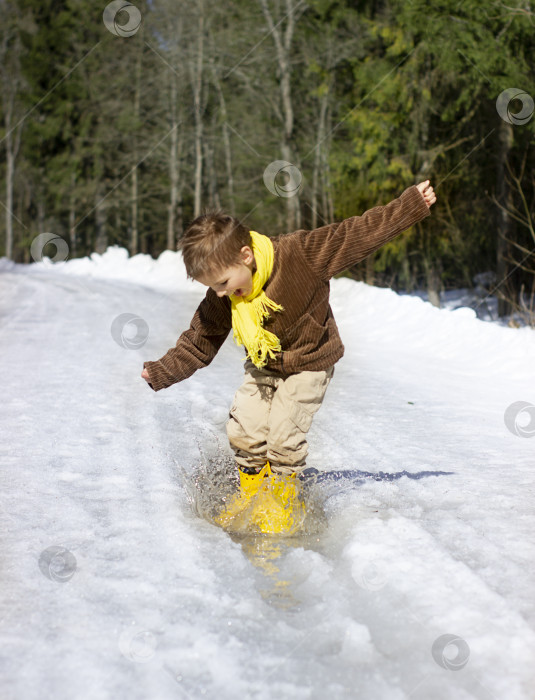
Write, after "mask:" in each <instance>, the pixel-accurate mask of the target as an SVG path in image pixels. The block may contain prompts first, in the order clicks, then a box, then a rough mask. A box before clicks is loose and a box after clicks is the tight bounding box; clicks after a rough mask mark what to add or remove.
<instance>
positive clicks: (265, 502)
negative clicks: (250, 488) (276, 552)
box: [251, 472, 306, 535]
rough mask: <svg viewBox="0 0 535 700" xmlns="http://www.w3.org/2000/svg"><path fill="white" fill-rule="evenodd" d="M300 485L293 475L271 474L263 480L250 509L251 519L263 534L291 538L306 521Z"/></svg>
mask: <svg viewBox="0 0 535 700" xmlns="http://www.w3.org/2000/svg"><path fill="white" fill-rule="evenodd" d="M300 495H301V483H300V481H299V479H298V478H297V475H296V474H295V473H294V474H289V475H287V474H274V473H273V472H271V474H270V476H269V479H265V481H264V482H263V484H262V486H261V488H260V489H259V491H258V493H257V495H256V497H255V499H254V503H253V506H252V516H251V519H252V521H253V523H254V524H255V525H256V527H258V529H259V530H260V532H263V533H264V534H283V535H292V534H295V533H296V532H298V531H299V530H300V529H301V528H302V526H303V522H304V520H305V514H306V511H305V504H304V502H303V500H302V498H301V497H300Z"/></svg>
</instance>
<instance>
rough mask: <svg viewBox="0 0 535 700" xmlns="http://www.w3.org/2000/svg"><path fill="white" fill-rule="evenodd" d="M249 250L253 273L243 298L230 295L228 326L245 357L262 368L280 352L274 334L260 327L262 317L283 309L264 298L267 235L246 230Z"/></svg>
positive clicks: (269, 250) (269, 259)
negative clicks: (243, 346)
mask: <svg viewBox="0 0 535 700" xmlns="http://www.w3.org/2000/svg"><path fill="white" fill-rule="evenodd" d="M250 234H251V241H252V249H253V254H254V257H255V262H256V272H255V273H254V274H253V289H252V292H251V294H249V296H247V297H243V296H241V297H235V296H234V294H231V295H230V302H231V305H232V328H233V330H234V340H235V341H236V344H237V345H245V347H246V348H247V357H248V358H249V359H250V360H251V361H252V362H253V363H254V364H255V365H256V366H257V367H263V366H264V365H265V364H267V361H268V358H267V356H268V355H269V356H270V358H272V359H273V358H274V357H275V353H276V352H280V351H281V344H280V341H279V339H278V338H277V336H276V335H275V334H274V333H270V332H269V331H267V330H266V329H265V328H263V327H262V322H263V320H264V318H268V317H269V309H272V310H273V311H282V310H283V308H282V306H281V305H280V304H277V303H276V302H274V301H273V300H272V299H268V297H267V296H266V293H265V292H264V290H263V289H262V288H263V286H264V285H265V283H266V282H267V281H268V279H269V276H270V275H271V271H272V269H273V257H274V256H273V243H272V242H271V239H270V238H269V237H268V236H263V235H262V234H261V233H257V232H256V231H250Z"/></svg>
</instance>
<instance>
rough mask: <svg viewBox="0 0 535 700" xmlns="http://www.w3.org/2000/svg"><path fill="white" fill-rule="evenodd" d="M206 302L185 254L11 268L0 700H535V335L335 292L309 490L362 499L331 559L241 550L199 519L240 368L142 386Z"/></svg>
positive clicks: (341, 282) (229, 358)
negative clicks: (123, 319)
mask: <svg viewBox="0 0 535 700" xmlns="http://www.w3.org/2000/svg"><path fill="white" fill-rule="evenodd" d="M204 291H205V288H204V287H202V285H200V284H197V283H194V282H192V281H191V280H187V279H186V274H185V270H184V266H183V264H182V261H181V259H180V256H179V255H178V254H177V253H172V252H166V253H164V254H162V255H161V256H160V257H159V259H158V260H153V259H152V258H150V257H149V256H146V255H136V256H134V257H132V258H129V257H128V255H127V253H126V251H124V250H123V249H121V248H117V247H115V248H110V249H108V251H107V252H106V253H105V254H103V255H96V254H93V255H91V256H90V257H89V258H84V259H77V260H69V261H65V262H57V263H52V262H50V261H49V260H47V259H46V258H45V259H44V260H43V261H42V262H40V263H35V264H32V265H30V266H25V265H14V264H13V263H10V262H9V261H6V260H1V261H0V323H1V328H2V333H1V336H0V352H1V356H2V367H3V392H2V401H1V405H0V418H1V424H2V428H3V439H2V442H1V444H0V461H1V465H2V471H1V474H2V485H1V489H0V521H1V523H2V545H3V546H2V556H1V572H2V574H1V576H2V577H1V582H2V596H1V601H2V602H1V605H0V620H1V626H0V649H1V651H0V697H2V698H3V700H34V699H35V700H45V699H47V698H54V700H63V699H67V698H69V699H70V698H77V699H85V698H87V699H91V700H99V699H100V698H102V699H104V698H114V699H122V698H128V699H129V700H137V699H138V698H139V699H140V700H141V699H146V698H155V699H158V700H166V699H167V698H195V699H196V698H204V697H205V698H217V699H218V700H226V699H227V698H228V699H229V700H230V699H234V698H237V697H246V698H259V699H262V700H263V699H264V698H265V699H270V698H274V697H277V698H291V699H294V698H295V699H301V698H303V699H305V698H307V699H308V698H325V697H332V698H337V699H338V698H356V697H362V698H373V699H374V700H383V699H384V700H398V699H400V700H401V699H404V698H410V699H411V700H420V699H421V700H428V699H429V698H433V699H435V698H437V699H439V700H442V699H444V700H449V699H450V698H451V700H464V699H469V698H475V699H477V700H479V699H480V698H481V699H484V700H487V699H488V700H495V699H500V700H501V699H502V698H504V699H507V700H529V699H531V698H533V697H534V695H533V687H534V681H535V678H534V675H535V674H534V671H533V669H534V668H535V664H534V659H535V632H534V627H535V606H534V598H533V581H534V574H535V571H534V569H535V536H534V532H535V522H534V520H535V518H534V508H533V503H534V498H533V496H534V483H535V477H534V467H535V439H533V440H532V439H530V437H534V436H533V433H534V432H535V431H534V428H533V422H531V423H530V414H529V410H525V411H523V412H522V411H521V412H520V413H518V415H516V418H515V416H513V418H514V419H515V421H514V422H513V423H512V422H511V417H509V418H508V419H507V420H508V425H506V421H505V418H504V416H505V414H506V410H507V408H508V407H510V406H511V405H512V404H514V403H515V402H520V401H524V402H526V404H527V405H528V407H529V406H531V407H532V406H533V404H534V403H535V364H534V362H533V360H534V357H535V334H534V332H533V330H530V329H528V328H518V329H513V328H507V327H504V326H502V325H500V324H496V323H489V322H485V321H482V320H479V319H477V318H476V317H475V313H474V311H473V310H472V309H469V308H465V307H461V308H459V309H457V310H454V309H453V308H451V307H452V306H454V305H451V307H450V308H447V309H437V308H435V307H433V306H431V305H430V304H428V303H427V302H425V301H423V300H422V299H420V298H418V297H416V296H408V295H398V294H395V293H394V292H392V291H391V290H388V289H377V288H373V287H368V286H366V285H365V284H362V283H356V282H353V281H351V280H348V279H337V280H333V281H332V284H331V301H332V306H333V310H334V314H335V318H336V320H337V322H338V325H339V328H340V332H341V335H342V338H343V341H344V344H345V348H346V352H345V356H344V357H343V358H342V360H341V361H340V362H339V363H337V365H336V369H335V375H334V379H333V382H332V384H331V386H330V388H329V390H328V392H327V395H326V398H325V401H324V405H323V407H322V409H321V410H320V411H319V413H318V415H317V417H316V418H315V421H314V424H313V426H312V429H311V432H310V434H309V444H310V455H309V460H308V464H309V466H311V467H315V468H317V469H320V470H326V471H328V472H333V474H334V472H335V471H340V470H353V472H355V470H358V472H359V473H357V474H356V475H355V474H354V478H352V479H349V478H345V479H340V480H329V479H328V478H326V479H325V480H324V481H323V482H321V483H318V485H317V489H318V492H317V495H318V496H321V498H322V499H323V507H324V509H325V514H326V525H325V526H324V527H322V528H321V529H320V530H319V531H318V532H317V533H315V534H309V535H304V536H302V537H296V538H292V539H285V538H269V537H267V538H266V537H264V538H256V539H255V538H246V537H245V538H243V537H242V538H239V537H237V536H230V535H228V534H227V533H225V532H223V531H222V530H220V529H219V528H217V527H215V526H214V525H212V524H211V523H210V522H208V521H206V520H204V519H202V518H200V517H199V516H198V514H197V512H198V511H197V509H196V508H194V507H193V506H192V503H191V497H192V494H193V495H194V496H195V484H199V483H206V478H207V473H206V469H207V468H208V467H209V465H210V464H213V461H211V460H213V459H215V458H216V457H217V455H218V454H219V453H221V452H222V453H223V455H224V456H225V455H227V456H228V455H229V454H230V453H229V450H228V446H227V443H226V437H225V431H224V424H225V419H226V413H227V411H228V408H229V406H230V403H231V400H232V397H233V394H234V391H235V390H236V389H237V387H238V386H239V384H240V380H241V375H242V372H243V367H242V360H243V355H242V352H243V351H242V350H241V349H239V348H237V347H236V346H235V345H234V344H233V342H232V340H231V338H229V339H228V340H227V342H226V343H225V345H224V346H223V348H222V349H221V351H220V353H219V354H218V356H217V357H216V359H215V360H214V362H213V363H212V365H211V366H210V367H209V368H207V369H205V370H202V371H201V372H198V373H196V374H195V375H194V376H193V377H191V378H190V379H189V380H187V381H186V382H183V383H182V384H178V385H175V386H174V387H172V388H170V389H167V390H165V391H161V392H158V393H157V394H155V393H154V392H152V391H151V390H150V388H149V387H147V386H146V384H145V382H144V381H143V380H142V379H141V378H140V376H139V375H140V372H141V369H142V362H143V360H147V359H157V358H159V357H160V356H161V355H162V354H163V353H164V352H165V351H166V350H167V348H169V347H171V346H172V345H174V343H175V341H176V339H177V338H178V335H179V334H180V332H181V331H182V330H184V329H185V328H186V327H187V326H188V324H189V320H190V318H191V316H192V315H193V312H194V310H195V308H196V306H197V304H198V303H199V301H200V299H201V298H202V296H203V294H204ZM121 314H131V316H130V318H135V319H141V320H142V321H143V322H144V325H143V323H141V321H140V322H139V323H134V324H129V325H127V326H124V329H123V333H122V334H119V335H118V334H117V323H116V324H115V326H114V331H113V335H112V325H113V324H114V321H115V320H116V319H117V318H118V317H119V316H120V315H121ZM144 329H145V330H144ZM147 331H148V337H146V335H147ZM114 336H115V338H114ZM201 452H202V456H201ZM203 469H204V471H203ZM403 471H405V472H407V474H406V475H403V474H400V473H401V472H403ZM199 474H201V475H203V474H204V476H203V478H204V482H203V481H202V479H200V478H199ZM208 476H209V475H208ZM327 476H328V475H327ZM374 476H375V478H374ZM196 497H197V498H199V494H198V493H197V494H196ZM448 635H449V636H448ZM452 640H453V641H452Z"/></svg>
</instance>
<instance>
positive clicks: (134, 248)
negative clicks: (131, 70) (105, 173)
mask: <svg viewBox="0 0 535 700" xmlns="http://www.w3.org/2000/svg"><path fill="white" fill-rule="evenodd" d="M135 81H136V82H135V91H134V133H133V135H132V153H133V156H134V167H133V169H132V180H131V190H130V192H131V203H130V216H131V220H132V226H131V230H130V255H136V253H137V252H138V246H139V230H138V197H139V192H138V173H137V170H138V166H137V163H138V143H137V133H138V127H139V115H140V102H141V49H140V50H139V51H138V52H137V56H136V72H135Z"/></svg>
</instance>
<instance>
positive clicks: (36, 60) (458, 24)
mask: <svg viewBox="0 0 535 700" xmlns="http://www.w3.org/2000/svg"><path fill="white" fill-rule="evenodd" d="M0 13H1V20H2V21H1V23H0V86H1V90H0V153H1V163H0V204H1V209H2V213H1V216H0V255H2V256H5V257H6V258H8V259H11V260H13V261H15V262H19V263H32V262H33V261H35V260H38V259H41V258H42V257H43V255H46V256H48V257H50V258H52V260H54V259H56V260H57V259H66V257H69V258H75V257H80V256H85V255H89V254H91V253H92V252H93V251H95V252H98V253H102V252H104V251H105V250H106V248H107V247H108V246H110V245H119V246H122V247H124V248H126V249H127V250H128V251H129V253H130V255H135V254H137V253H148V254H150V255H152V256H154V257H157V256H158V255H159V254H160V253H161V252H162V251H164V250H166V249H171V250H177V249H180V241H181V237H182V235H183V232H184V230H185V228H186V227H187V225H188V223H189V222H190V221H191V220H192V219H193V218H194V217H196V216H197V215H199V214H200V213H202V212H204V211H210V210H214V209H221V210H223V211H225V212H228V213H230V214H232V215H234V216H236V217H237V218H239V219H240V220H241V221H243V222H244V223H246V225H247V226H249V228H250V229H253V230H256V231H260V232H262V233H265V234H268V235H277V234H280V233H285V232H289V231H293V230H296V229H307V230H308V229H313V228H316V227H319V226H322V225H323V224H325V223H331V222H333V221H341V220H343V219H344V218H347V217H350V216H355V215H360V214H362V213H363V212H364V211H365V210H366V209H369V208H371V207H373V206H376V205H381V204H386V203H388V202H389V201H390V200H392V199H393V198H395V197H397V196H399V195H400V194H401V192H402V191H403V190H404V189H405V188H406V187H409V186H410V185H413V184H416V183H418V182H421V181H423V180H426V179H429V180H430V181H431V184H432V185H433V187H434V188H435V190H436V193H437V198H438V201H437V204H436V205H435V206H434V207H433V210H432V216H430V217H428V218H427V219H425V220H424V221H423V222H422V223H421V224H418V225H416V226H414V227H413V228H412V229H410V230H409V231H408V232H407V233H405V234H404V235H402V236H399V237H397V238H396V239H395V240H394V241H392V242H391V243H389V244H387V245H385V246H384V247H383V248H381V249H380V250H379V251H377V252H376V253H375V254H373V255H372V256H370V257H369V258H367V259H366V261H364V262H363V263H361V264H359V265H358V266H356V267H355V268H353V269H351V270H348V271H347V272H346V273H344V274H346V275H350V276H351V277H352V278H354V279H357V280H363V281H365V282H367V283H369V284H374V285H377V286H384V287H391V288H392V289H394V290H396V291H405V292H414V291H417V290H424V291H425V292H426V293H427V294H428V295H429V297H428V298H429V300H430V301H431V302H432V303H434V304H435V305H436V306H440V294H441V293H442V292H444V291H445V290H450V289H456V288H475V287H477V286H479V288H481V289H483V290H484V293H486V294H489V295H490V294H492V295H494V296H495V297H497V299H498V306H497V309H498V312H497V313H498V316H500V317H502V316H507V315H509V314H511V313H513V312H515V313H519V314H521V315H522V316H523V318H524V319H525V321H526V323H528V324H530V325H532V326H534V327H535V253H534V251H535V176H534V164H535V148H534V145H535V142H534V129H535V119H533V118H532V117H533V112H534V101H533V96H535V58H534V56H535V39H534V37H535V31H534V29H535V7H534V3H533V1H532V0H504V2H501V1H495V0H489V1H486V2H483V1H482V0H463V1H462V2H461V1H459V0H438V1H437V2H433V3H429V2H424V1H423V0H369V1H365V0H363V1H361V2H359V1H356V0H229V2H216V1H215V0H190V1H189V2H184V1H183V0H152V1H148V2H142V1H141V0H135V1H134V2H133V3H129V2H126V1H124V0H114V1H113V2H111V3H108V4H106V2H102V3H100V2H94V1H91V2H90V1H89V0H53V1H52V0H39V1H38V0H19V1H18V2H7V1H6V0H0Z"/></svg>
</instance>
